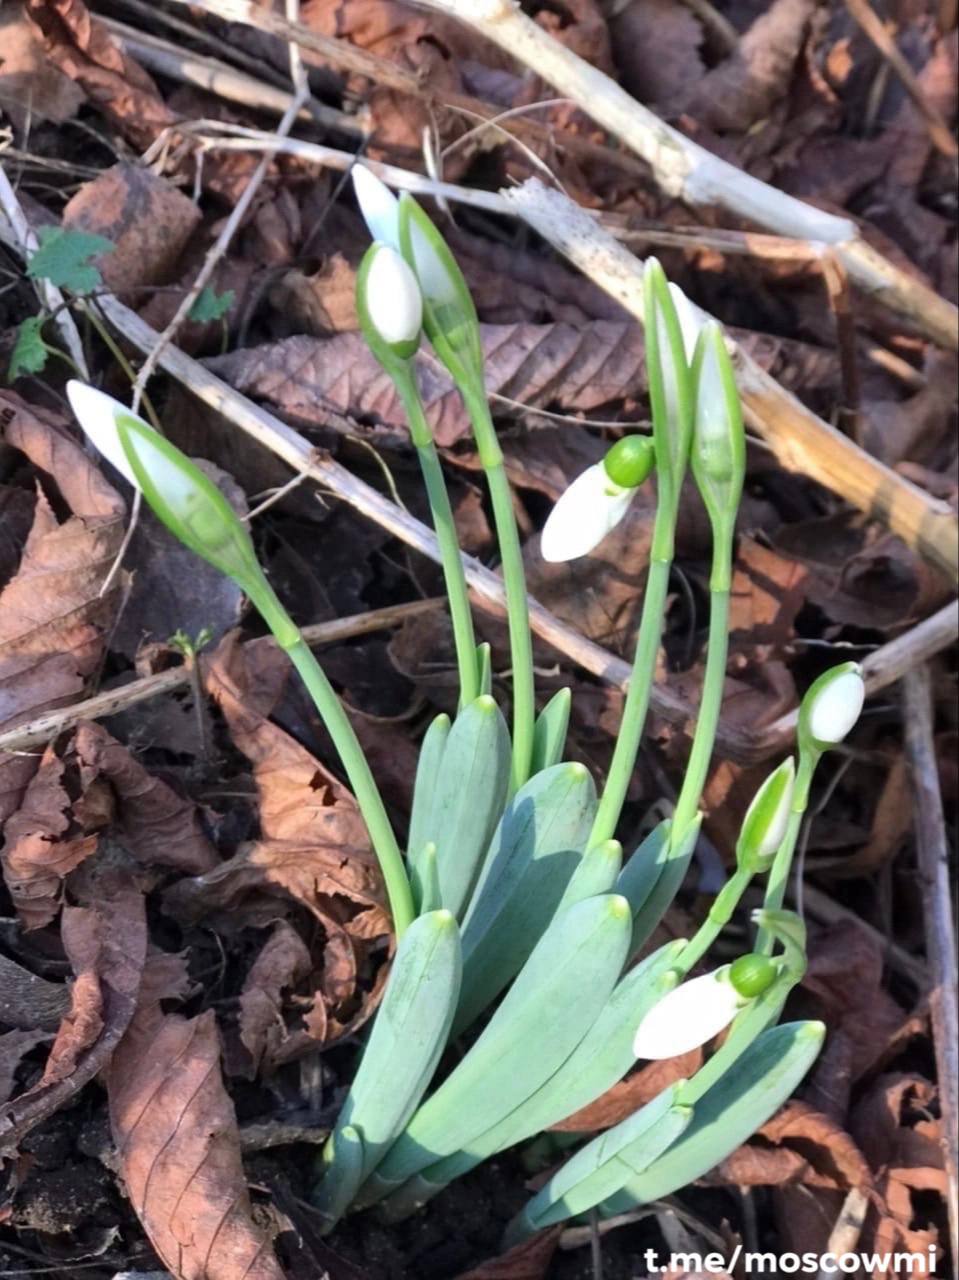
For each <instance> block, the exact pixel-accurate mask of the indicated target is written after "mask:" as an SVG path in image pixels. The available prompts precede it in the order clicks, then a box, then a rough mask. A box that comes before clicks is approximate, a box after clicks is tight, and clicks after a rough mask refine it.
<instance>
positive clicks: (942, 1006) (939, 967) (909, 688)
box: [903, 665, 959, 1267]
mask: <svg viewBox="0 0 959 1280" xmlns="http://www.w3.org/2000/svg"><path fill="white" fill-rule="evenodd" d="M933 717H934V706H933V699H932V683H931V680H930V675H929V668H928V667H927V666H925V665H923V666H918V667H914V668H913V669H912V670H911V671H910V672H908V673H907V675H906V678H905V680H904V681H903V720H904V722H905V725H904V727H905V739H906V754H907V757H908V759H909V764H910V767H911V769H912V783H913V788H914V790H915V806H914V814H915V827H916V860H917V862H918V866H919V884H920V887H921V890H922V914H923V922H924V924H925V932H926V956H927V957H928V961H929V968H930V975H929V977H930V987H929V1012H930V1015H931V1020H932V1036H933V1043H934V1046H935V1052H936V1074H937V1076H938V1078H939V1099H940V1102H939V1106H940V1112H941V1116H942V1154H943V1160H944V1163H945V1170H946V1182H947V1187H948V1192H947V1195H946V1204H947V1205H948V1208H949V1235H950V1239H951V1242H952V1257H953V1265H954V1267H959V1170H957V1159H956V1146H955V1141H954V1137H955V1134H956V1131H957V1126H959V1014H957V999H959V974H957V969H956V929H955V922H954V920H953V916H952V877H951V876H950V874H949V840H948V837H947V835H946V822H945V816H944V814H943V807H942V791H941V790H940V787H939V768H938V763H937V760H936V740H935V724H934V719H933Z"/></svg>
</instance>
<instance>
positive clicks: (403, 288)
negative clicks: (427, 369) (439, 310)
mask: <svg viewBox="0 0 959 1280" xmlns="http://www.w3.org/2000/svg"><path fill="white" fill-rule="evenodd" d="M365 289H366V310H367V314H368V315H369V318H370V322H371V324H372V325H373V326H374V328H375V329H376V331H377V333H378V334H379V336H380V337H381V338H382V339H383V341H384V342H388V343H389V344H390V345H393V344H394V343H397V342H413V341H415V339H416V338H418V337H419V333H420V329H422V327H423V297H422V294H421V293H420V287H419V285H418V284H417V282H416V276H415V275H414V274H413V272H412V271H411V270H410V268H409V267H408V266H407V264H406V263H405V262H404V261H403V259H402V258H401V257H400V255H399V254H398V253H397V252H396V250H395V249H391V248H390V247H389V246H388V245H385V244H383V245H380V246H379V247H378V248H377V250H376V253H375V254H374V255H373V260H372V262H371V263H370V268H369V271H368V272H367V275H366V280H365Z"/></svg>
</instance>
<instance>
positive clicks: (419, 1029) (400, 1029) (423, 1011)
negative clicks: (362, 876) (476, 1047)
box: [315, 911, 461, 1218]
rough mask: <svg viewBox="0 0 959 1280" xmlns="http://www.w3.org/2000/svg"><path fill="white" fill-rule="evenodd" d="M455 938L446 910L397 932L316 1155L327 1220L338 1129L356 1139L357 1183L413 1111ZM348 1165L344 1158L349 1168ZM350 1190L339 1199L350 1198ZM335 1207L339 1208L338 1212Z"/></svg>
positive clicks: (451, 988)
mask: <svg viewBox="0 0 959 1280" xmlns="http://www.w3.org/2000/svg"><path fill="white" fill-rule="evenodd" d="M460 971H461V970H460V940H459V929H458V928H457V925H456V921H455V920H454V919H453V916H452V915H451V914H450V913H449V912H448V911H433V912H430V913H429V914H428V915H422V916H419V917H418V918H417V919H416V920H414V922H413V923H412V924H411V925H410V927H409V928H408V929H407V930H406V932H405V933H404V934H403V937H402V938H401V939H400V942H399V945H398V947H397V951H396V958H395V959H394V961H393V968H392V969H391V971H390V976H389V979H388V981H387V984H386V991H385V993H384V995H383V1002H382V1004H381V1005H380V1009H379V1012H378V1013H377V1016H376V1021H375V1022H374V1023H373V1030H372V1032H371V1034H370V1038H369V1041H368V1043H367V1046H366V1050H365V1052H364V1054H363V1058H362V1060H361V1062H360V1066H359V1070H358V1071H357V1073H356V1077H355V1079H354V1080H353V1084H352V1086H351V1088H350V1091H349V1094H348V1095H347V1098H346V1101H345V1103H344V1104H343V1108H342V1110H341V1111H340V1115H339V1118H338V1120H337V1123H336V1129H335V1130H334V1132H333V1135H332V1137H331V1138H330V1142H329V1146H328V1149H327V1151H326V1152H324V1163H325V1164H326V1165H327V1167H328V1171H327V1176H326V1177H325V1178H324V1179H323V1181H322V1182H321V1183H320V1186H319V1188H318V1192H317V1195H316V1198H315V1203H316V1204H317V1207H318V1208H319V1209H320V1211H321V1212H322V1213H324V1214H325V1215H326V1216H327V1217H329V1218H333V1217H334V1216H335V1214H334V1209H335V1207H336V1206H338V1205H341V1203H342V1202H343V1193H342V1189H341V1187H340V1158H341V1157H340V1150H341V1145H342V1143H343V1142H347V1144H348V1139H344V1138H343V1135H344V1133H345V1132H346V1131H347V1130H349V1131H350V1133H354V1134H357V1135H359V1137H360V1138H361V1139H362V1162H361V1168H360V1171H359V1175H358V1179H357V1184H356V1185H357V1187H358V1186H359V1184H360V1182H362V1180H363V1178H364V1177H366V1176H367V1175H369V1174H370V1173H372V1171H373V1170H374V1169H375V1167H376V1165H377V1163H378V1161H379V1159H380V1157H381V1156H382V1155H383V1153H384V1152H385V1151H386V1149H387V1148H388V1147H389V1145H390V1144H391V1143H392V1141H393V1140H394V1138H396V1136H397V1134H399V1133H400V1132H401V1131H402V1129H403V1127H404V1125H405V1124H406V1122H407V1121H408V1120H409V1118H410V1116H411V1115H412V1114H413V1112H414V1111H415V1109H416V1107H417V1105H418V1104H419V1102H420V1099H421V1098H422V1096H423V1094H424V1093H425V1092H426V1088H427V1086H428V1085H429V1082H430V1080H431V1078H432V1076H433V1072H434V1071H435V1070H436V1065H437V1063H438V1062H439V1059H440V1055H441V1054H442V1052H443V1049H444V1048H445V1046H446V1040H447V1037H448V1035H449V1030H450V1025H451V1023H452V1019H453V1010H454V1009H455V1007H456V997H457V994H458V991H459V982H460ZM352 1164H353V1162H352V1161H351V1163H350V1168H351V1169H352ZM355 1191H356V1187H354V1188H352V1190H351V1191H350V1194H349V1196H347V1197H346V1203H349V1201H350V1200H351V1199H352V1198H353V1195H354V1194H355ZM340 1211H341V1212H342V1209H341V1210H340Z"/></svg>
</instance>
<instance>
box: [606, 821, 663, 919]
mask: <svg viewBox="0 0 959 1280" xmlns="http://www.w3.org/2000/svg"><path fill="white" fill-rule="evenodd" d="M669 825H670V824H669V819H668V818H664V819H663V821H662V822H660V823H659V825H658V826H655V827H653V829H652V831H650V833H649V835H648V836H646V838H645V840H643V841H642V843H641V844H640V845H639V847H638V848H637V849H635V850H634V852H633V854H632V856H631V857H629V858H627V860H626V862H625V864H624V866H623V869H622V871H621V872H620V873H619V879H618V880H617V881H616V892H617V893H621V894H622V895H623V897H624V898H625V899H626V901H627V902H628V903H629V905H630V909H631V910H632V913H633V915H634V916H635V915H638V913H639V910H640V908H641V907H642V906H643V904H644V903H645V901H646V899H647V898H648V897H649V895H650V893H652V891H653V887H654V886H655V884H656V881H657V880H658V879H659V873H660V872H661V871H662V869H663V861H664V859H665V849H666V847H667V845H668V844H669Z"/></svg>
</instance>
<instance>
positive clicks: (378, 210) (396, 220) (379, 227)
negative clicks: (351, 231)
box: [352, 164, 400, 252]
mask: <svg viewBox="0 0 959 1280" xmlns="http://www.w3.org/2000/svg"><path fill="white" fill-rule="evenodd" d="M352 174H353V190H354V191H355V193H356V200H357V204H359V206H360V213H361V214H362V215H363V221H364V222H365V223H366V225H367V227H369V231H370V235H371V236H372V237H373V239H374V240H382V242H383V243H384V244H388V245H389V246H390V248H391V249H395V250H396V251H397V252H399V247H400V211H399V204H400V202H399V201H398V200H397V198H396V196H395V195H394V194H393V192H392V191H391V190H390V189H389V187H388V186H387V185H386V183H385V182H381V181H380V179H379V178H378V177H377V176H376V174H375V173H373V171H372V170H371V169H367V167H366V165H362V164H356V165H354V166H353V170H352Z"/></svg>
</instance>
